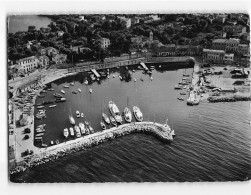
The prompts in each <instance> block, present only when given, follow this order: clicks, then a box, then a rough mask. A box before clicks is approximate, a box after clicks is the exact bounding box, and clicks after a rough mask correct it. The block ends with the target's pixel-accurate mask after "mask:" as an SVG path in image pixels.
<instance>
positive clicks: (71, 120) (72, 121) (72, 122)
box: [69, 116, 75, 125]
mask: <svg viewBox="0 0 251 195" xmlns="http://www.w3.org/2000/svg"><path fill="white" fill-rule="evenodd" d="M69 120H70V123H71V124H72V125H75V120H74V118H73V117H72V116H69Z"/></svg>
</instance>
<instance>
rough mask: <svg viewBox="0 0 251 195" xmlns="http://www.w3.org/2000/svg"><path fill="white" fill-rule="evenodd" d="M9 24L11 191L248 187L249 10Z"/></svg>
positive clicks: (27, 17)
mask: <svg viewBox="0 0 251 195" xmlns="http://www.w3.org/2000/svg"><path fill="white" fill-rule="evenodd" d="M5 19H6V21H5V24H6V26H5V30H6V32H7V33H6V53H5V55H6V63H5V64H2V66H5V67H6V75H7V77H6V79H7V91H6V93H7V106H6V107H7V115H8V116H7V120H8V122H7V124H8V125H7V129H6V131H7V132H8V133H7V134H8V136H7V138H8V141H7V143H6V144H8V146H7V147H8V157H7V158H8V167H7V169H8V180H9V181H10V182H11V183H107V182H109V183H121V182H122V183H128V182H129V183H131V182H133V183H135V182H136V183H139V182H140V183H142V182H149V183H150V182H229V181H242V182H247V181H248V180H250V179H251V163H250V162H251V153H250V148H251V145H250V143H251V131H250V124H251V123H250V100H251V95H250V15H249V13H248V11H246V12H245V11H243V12H239V11H238V10H237V11H236V12H234V11H231V12H227V11H226V12H219V11H215V12H214V11H213V10H212V11H211V12H203V11H201V12H199V11H198V12H184V11H180V12H179V11H175V12H166V13H165V12H164V11H160V12H157V11H156V12H155V11H151V10H149V9H148V10H147V11H144V9H143V10H142V11H140V12H139V13H137V12H130V13H128V12H126V11H124V13H123V12H115V13H114V12H113V11H110V12H109V11H106V12H104V11H103V12H100V13H98V12H93V13H92V12H91V11H89V12H87V11H83V12H81V11H78V12H72V13H71V12H42V11H41V13H39V12H36V13H31V14H29V13H26V12H24V13H15V12H9V13H7V14H6V18H5ZM2 130H3V129H2Z"/></svg>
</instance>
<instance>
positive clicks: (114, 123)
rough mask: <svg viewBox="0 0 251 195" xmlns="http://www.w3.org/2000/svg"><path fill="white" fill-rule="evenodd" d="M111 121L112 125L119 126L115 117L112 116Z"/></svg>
mask: <svg viewBox="0 0 251 195" xmlns="http://www.w3.org/2000/svg"><path fill="white" fill-rule="evenodd" d="M110 121H111V124H113V125H114V126H117V123H116V120H115V118H113V116H110Z"/></svg>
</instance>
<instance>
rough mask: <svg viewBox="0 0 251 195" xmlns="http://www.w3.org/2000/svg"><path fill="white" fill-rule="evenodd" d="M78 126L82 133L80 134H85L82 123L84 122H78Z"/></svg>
mask: <svg viewBox="0 0 251 195" xmlns="http://www.w3.org/2000/svg"><path fill="white" fill-rule="evenodd" d="M78 126H79V128H80V130H81V133H82V135H85V134H86V130H85V125H84V123H79V125H78Z"/></svg>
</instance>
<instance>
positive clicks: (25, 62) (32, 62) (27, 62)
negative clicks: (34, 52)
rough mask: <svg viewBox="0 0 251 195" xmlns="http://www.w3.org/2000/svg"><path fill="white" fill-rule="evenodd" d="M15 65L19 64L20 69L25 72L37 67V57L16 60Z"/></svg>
mask: <svg viewBox="0 0 251 195" xmlns="http://www.w3.org/2000/svg"><path fill="white" fill-rule="evenodd" d="M17 65H20V70H21V71H23V72H24V73H27V72H30V71H33V70H34V69H36V68H37V67H38V59H37V58H36V57H35V56H31V57H28V58H23V59H20V60H18V61H17Z"/></svg>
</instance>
